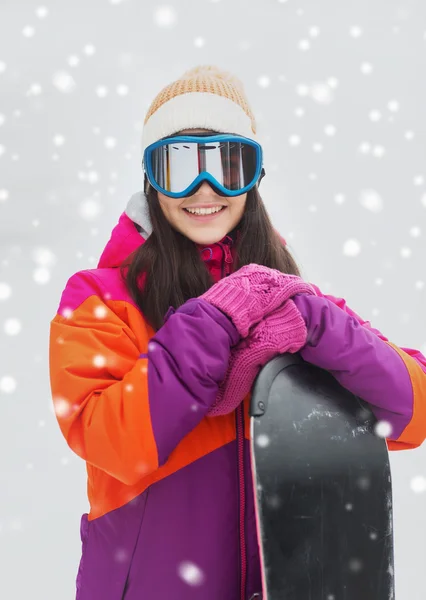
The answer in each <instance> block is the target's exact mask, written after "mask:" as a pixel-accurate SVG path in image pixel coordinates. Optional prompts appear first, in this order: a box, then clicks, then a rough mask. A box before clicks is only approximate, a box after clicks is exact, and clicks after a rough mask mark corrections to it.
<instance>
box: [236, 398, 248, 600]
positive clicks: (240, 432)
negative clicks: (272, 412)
mask: <svg viewBox="0 0 426 600" xmlns="http://www.w3.org/2000/svg"><path fill="white" fill-rule="evenodd" d="M236 422H237V448H238V491H239V504H240V506H239V531H240V569H241V573H240V575H241V579H240V589H241V595H240V598H241V600H245V597H246V579H247V555H246V532H245V518H246V505H245V497H246V493H245V477H244V409H243V404H240V405H239V406H238V408H237V410H236Z"/></svg>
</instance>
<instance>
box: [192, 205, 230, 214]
mask: <svg viewBox="0 0 426 600" xmlns="http://www.w3.org/2000/svg"><path fill="white" fill-rule="evenodd" d="M222 208H223V206H216V207H215V208H185V210H187V211H188V212H190V213H191V214H193V215H212V214H214V213H217V212H219V211H220V210H222Z"/></svg>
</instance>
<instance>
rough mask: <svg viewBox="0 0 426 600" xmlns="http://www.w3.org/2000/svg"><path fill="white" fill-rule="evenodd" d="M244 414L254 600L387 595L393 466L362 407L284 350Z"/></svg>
mask: <svg viewBox="0 0 426 600" xmlns="http://www.w3.org/2000/svg"><path fill="white" fill-rule="evenodd" d="M250 417H251V419H250V424H251V465H252V471H253V486H254V497H255V506H256V513H257V532H258V539H259V547H260V556H261V566H262V580H263V597H262V600H394V595H395V590H394V556H393V516H392V481H391V470H390V464H389V456H388V448H387V444H386V440H385V439H384V438H381V437H379V436H378V435H376V433H375V424H376V423H377V420H376V418H375V417H374V415H373V413H372V412H371V410H370V409H369V407H368V405H367V404H366V403H365V402H363V401H362V400H361V399H360V398H358V397H357V396H355V395H353V394H352V393H351V392H349V391H347V390H346V389H345V388H343V387H342V386H341V385H340V384H339V383H338V382H337V380H336V379H335V378H334V377H333V376H332V375H331V373H330V372H328V371H325V370H324V369H320V368H318V367H316V366H314V365H311V364H310V363H307V362H306V361H304V360H303V359H302V358H301V356H300V355H298V354H283V355H281V356H277V357H276V358H274V359H273V360H272V361H270V362H269V363H267V364H266V365H265V366H264V367H263V368H262V370H261V371H260V373H259V375H258V376H257V378H256V381H255V383H254V386H253V390H252V397H251V404H250Z"/></svg>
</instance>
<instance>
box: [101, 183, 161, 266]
mask: <svg viewBox="0 0 426 600" xmlns="http://www.w3.org/2000/svg"><path fill="white" fill-rule="evenodd" d="M135 223H136V224H137V225H140V227H141V228H142V231H140V232H139V231H138V230H137V229H136V226H135ZM151 232H152V226H151V220H150V218H149V211H148V203H147V201H146V197H145V194H144V193H143V192H137V193H136V194H133V196H132V197H131V198H130V200H129V201H128V203H127V206H126V209H125V211H124V212H123V213H122V214H121V216H120V218H119V220H118V223H117V225H116V226H115V227H114V229H113V230H112V232H111V237H110V239H109V241H108V242H107V244H106V246H105V248H104V250H103V252H102V254H101V257H100V259H99V263H98V269H103V268H108V267H119V266H120V265H121V263H122V262H123V260H124V259H125V258H127V257H128V256H129V254H131V253H132V252H134V251H135V250H136V249H137V248H138V247H139V246H140V245H141V244H143V243H144V242H145V240H146V239H147V238H148V237H149V236H150V235H151Z"/></svg>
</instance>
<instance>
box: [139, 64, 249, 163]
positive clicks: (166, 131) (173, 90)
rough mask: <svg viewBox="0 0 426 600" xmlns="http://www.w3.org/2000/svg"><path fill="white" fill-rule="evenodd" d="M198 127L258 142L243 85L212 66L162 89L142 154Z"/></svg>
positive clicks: (150, 115)
mask: <svg viewBox="0 0 426 600" xmlns="http://www.w3.org/2000/svg"><path fill="white" fill-rule="evenodd" d="M198 128H199V129H211V130H212V131H217V132H220V133H233V134H236V135H242V136H245V137H247V138H250V139H253V140H256V139H257V138H256V120H255V117H254V115H253V112H252V110H251V108H250V106H249V103H248V101H247V98H246V95H245V91H244V86H243V84H242V83H241V81H240V80H239V79H238V78H237V77H235V76H234V75H232V74H231V73H228V72H226V71H221V70H220V69H219V68H218V67H215V66H212V65H201V66H198V67H195V68H194V69H190V70H189V71H186V72H185V73H184V74H183V75H182V77H181V78H180V79H177V80H176V81H174V82H173V83H171V84H169V85H167V86H166V87H165V88H164V89H163V90H161V92H160V93H159V94H158V95H157V97H156V98H155V99H154V101H153V102H152V104H151V106H150V108H149V109H148V112H147V115H146V117H145V122H144V127H143V132H142V152H144V151H145V149H146V148H147V147H148V146H149V145H150V144H153V143H154V142H156V141H158V140H160V139H162V138H164V137H167V136H170V135H173V134H175V133H177V132H179V131H181V130H183V129H198Z"/></svg>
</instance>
